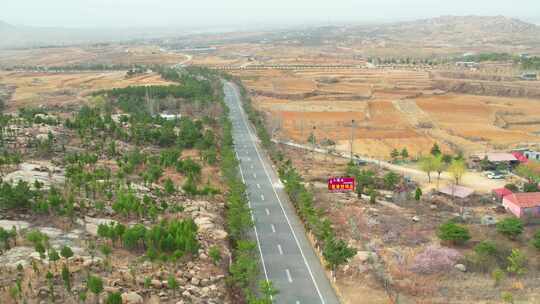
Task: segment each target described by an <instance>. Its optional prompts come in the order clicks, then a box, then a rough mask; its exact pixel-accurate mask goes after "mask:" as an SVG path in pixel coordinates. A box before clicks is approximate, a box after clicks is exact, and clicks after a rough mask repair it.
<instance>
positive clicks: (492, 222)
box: [480, 215, 497, 226]
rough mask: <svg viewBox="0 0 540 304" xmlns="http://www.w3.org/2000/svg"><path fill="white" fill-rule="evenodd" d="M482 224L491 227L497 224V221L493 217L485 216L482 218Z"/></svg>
mask: <svg viewBox="0 0 540 304" xmlns="http://www.w3.org/2000/svg"><path fill="white" fill-rule="evenodd" d="M480 223H481V224H482V225H486V226H491V225H495V224H497V219H496V218H494V217H493V216H491V215H484V216H482V218H481V219H480Z"/></svg>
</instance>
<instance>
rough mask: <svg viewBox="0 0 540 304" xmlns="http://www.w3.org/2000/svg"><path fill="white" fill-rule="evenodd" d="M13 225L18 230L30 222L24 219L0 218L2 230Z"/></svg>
mask: <svg viewBox="0 0 540 304" xmlns="http://www.w3.org/2000/svg"><path fill="white" fill-rule="evenodd" d="M13 226H15V228H16V229H17V231H19V230H23V229H27V228H28V227H30V223H28V222H25V221H9V220H0V228H3V229H4V230H11V228H13Z"/></svg>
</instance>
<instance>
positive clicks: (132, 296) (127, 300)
mask: <svg viewBox="0 0 540 304" xmlns="http://www.w3.org/2000/svg"><path fill="white" fill-rule="evenodd" d="M122 303H123V304H143V298H142V297H141V296H140V295H139V294H138V293H136V292H133V291H130V292H125V293H123V294H122Z"/></svg>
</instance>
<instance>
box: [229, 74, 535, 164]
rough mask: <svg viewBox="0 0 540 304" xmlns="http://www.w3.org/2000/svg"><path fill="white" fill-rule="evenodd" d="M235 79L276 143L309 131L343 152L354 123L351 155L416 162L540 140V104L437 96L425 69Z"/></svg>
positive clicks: (297, 138)
mask: <svg viewBox="0 0 540 304" xmlns="http://www.w3.org/2000/svg"><path fill="white" fill-rule="evenodd" d="M235 73H236V75H237V76H239V77H240V78H241V79H242V81H243V83H244V84H245V85H246V87H247V88H248V90H250V92H251V94H252V95H253V100H254V101H255V104H256V105H257V107H258V108H259V109H261V110H262V111H264V112H265V113H266V114H267V116H268V117H269V118H270V119H269V121H270V124H271V125H272V126H271V127H272V129H273V130H274V131H275V135H276V136H277V137H279V138H281V139H290V140H294V141H297V142H304V143H305V142H307V138H308V136H309V134H310V133H311V132H313V133H314V135H315V137H316V138H317V140H318V141H320V140H323V139H326V138H328V139H332V140H334V141H335V142H336V148H337V149H341V150H344V151H348V150H349V149H350V148H349V147H350V136H351V127H350V125H351V120H352V119H354V120H355V122H356V123H355V125H356V128H355V129H356V130H355V142H354V150H355V153H357V154H363V155H367V156H372V157H378V158H388V157H389V154H390V151H391V150H392V149H394V148H397V149H402V148H403V147H406V148H407V149H408V150H409V152H410V154H411V155H413V156H418V155H420V154H421V153H426V152H427V151H428V150H429V148H430V147H431V146H432V145H433V143H435V142H437V143H439V145H441V146H443V149H446V150H453V151H454V152H456V151H458V150H461V151H463V152H465V153H473V152H477V151H483V150H485V149H507V148H508V147H511V146H516V145H520V144H526V143H528V142H538V141H540V107H538V102H540V100H535V99H531V98H516V97H497V96H478V95H469V94H460V93H451V92H445V91H441V90H437V89H435V88H434V87H433V79H432V75H431V74H430V73H429V72H427V71H413V70H410V71H409V70H392V69H349V70H328V69H309V70H294V71H291V70H288V71H278V70H262V71H237V72H235ZM521 84H522V82H519V81H516V82H514V83H513V85H517V86H519V85H521ZM523 85H524V86H529V87H530V86H531V85H534V84H533V83H530V82H528V83H524V84H523Z"/></svg>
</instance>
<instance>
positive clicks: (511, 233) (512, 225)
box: [497, 217, 523, 239]
mask: <svg viewBox="0 0 540 304" xmlns="http://www.w3.org/2000/svg"><path fill="white" fill-rule="evenodd" d="M497 232H499V233H500V234H504V235H506V236H507V237H509V238H511V239H515V238H516V237H517V236H519V235H520V234H521V233H523V222H522V221H521V220H520V219H518V218H515V217H511V218H506V219H504V220H502V221H500V222H498V223H497Z"/></svg>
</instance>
